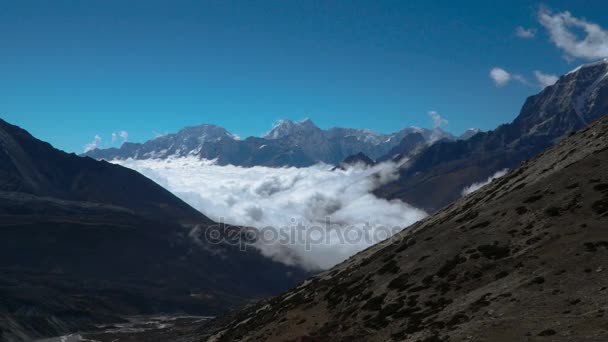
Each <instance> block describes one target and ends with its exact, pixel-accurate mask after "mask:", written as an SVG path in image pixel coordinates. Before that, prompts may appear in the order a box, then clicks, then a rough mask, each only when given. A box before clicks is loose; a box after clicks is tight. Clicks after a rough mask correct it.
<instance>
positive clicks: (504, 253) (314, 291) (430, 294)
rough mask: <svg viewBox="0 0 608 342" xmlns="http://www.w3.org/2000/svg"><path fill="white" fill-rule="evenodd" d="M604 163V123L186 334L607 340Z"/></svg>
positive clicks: (215, 337)
mask: <svg viewBox="0 0 608 342" xmlns="http://www.w3.org/2000/svg"><path fill="white" fill-rule="evenodd" d="M548 92H551V89H549V90H548ZM587 118H588V119H589V120H591V118H590V117H586V119H587ZM547 124H549V123H547ZM607 160H608V118H603V119H602V120H600V121H598V122H596V123H595V124H593V125H592V126H591V127H589V128H586V129H584V130H582V131H580V132H578V133H577V134H575V135H573V136H571V137H569V138H568V139H565V140H562V141H561V142H560V143H558V144H557V145H556V146H555V147H553V148H551V149H549V150H548V151H546V152H544V153H542V154H541V155H540V156H538V157H536V158H533V159H531V160H529V161H526V162H524V163H522V164H521V166H520V167H519V168H516V169H514V170H512V171H511V172H510V173H509V174H507V175H506V176H504V177H502V178H500V179H498V180H495V181H494V182H492V183H491V184H489V185H487V186H485V187H483V188H482V189H480V190H479V191H477V192H475V193H473V194H471V195H468V196H466V197H464V198H462V199H460V200H458V201H456V202H455V203H453V204H451V205H449V206H448V207H446V208H444V209H442V210H441V211H439V212H437V213H436V214H435V215H433V216H431V217H429V218H427V219H425V220H423V221H421V222H419V223H417V224H415V225H413V226H411V227H410V228H409V229H407V230H404V231H403V232H401V233H399V234H397V235H396V236H394V237H393V238H392V239H390V240H389V241H386V242H384V243H380V244H378V245H376V246H373V247H371V248H369V249H367V250H365V251H363V252H361V253H359V254H357V255H355V256H354V257H352V258H350V259H349V260H347V261H345V262H343V263H342V264H339V265H337V266H336V267H334V268H332V269H330V270H328V271H326V272H323V273H321V274H319V275H317V276H315V277H313V278H310V279H308V280H307V281H305V282H304V283H302V284H301V285H300V286H298V287H297V288H295V289H292V290H290V291H288V292H286V293H284V294H283V295H281V296H279V297H276V298H273V299H269V300H265V301H262V302H260V303H258V304H257V305H252V306H249V307H246V308H244V309H242V310H240V311H236V312H234V313H232V314H230V315H227V316H224V317H221V318H218V319H216V320H214V321H212V322H211V323H208V324H207V325H202V326H200V328H199V329H198V330H195V331H194V332H192V334H191V335H190V336H193V338H194V337H195V338H196V340H199V341H214V342H222V341H426V342H435V341H437V342H439V341H505V342H506V341H581V342H587V341H597V342H599V341H606V339H608V331H607V330H606V314H607V313H606V308H607V307H608V296H606V293H607V292H608V288H607V287H606V285H607V284H608V272H607V271H606V265H607V263H608V231H607V230H606V227H608V163H606V161H607ZM190 338H191V337H188V338H186V339H183V341H191V340H193V339H190ZM176 340H177V341H182V340H180V339H179V338H177V339H176Z"/></svg>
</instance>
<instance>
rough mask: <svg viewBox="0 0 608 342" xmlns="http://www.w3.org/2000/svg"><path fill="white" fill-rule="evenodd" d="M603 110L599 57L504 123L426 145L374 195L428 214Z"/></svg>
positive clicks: (603, 69) (605, 77) (604, 67)
mask: <svg viewBox="0 0 608 342" xmlns="http://www.w3.org/2000/svg"><path fill="white" fill-rule="evenodd" d="M606 114H608V60H603V61H600V62H597V63H592V64H587V65H583V66H581V67H579V68H577V69H576V70H574V71H572V72H570V73H568V74H566V75H564V76H562V77H561V78H560V79H559V80H558V81H557V83H555V84H554V85H552V86H549V87H547V88H545V89H544V90H543V91H541V92H540V93H539V94H538V95H535V96H532V97H530V98H528V99H527V100H526V102H525V104H524V106H523V107H522V109H521V112H520V114H519V116H518V117H517V118H516V119H515V120H514V121H513V122H512V123H510V124H506V125H502V126H500V127H498V128H497V129H495V130H494V131H490V132H481V133H478V134H475V135H474V136H473V137H471V138H470V139H468V140H458V141H441V142H438V143H436V144H434V145H432V146H430V147H428V148H427V149H425V150H424V151H423V152H421V153H419V154H417V155H416V156H415V157H414V158H412V159H411V160H410V162H409V163H408V164H407V165H405V167H404V168H403V169H402V170H401V172H400V177H399V180H398V181H396V182H393V183H390V184H387V185H385V186H384V187H382V188H381V189H379V190H378V191H377V194H378V195H379V196H382V197H385V198H388V199H395V198H398V199H401V200H404V201H405V202H407V203H410V204H412V205H414V206H416V207H419V208H423V209H425V210H426V211H427V212H434V211H436V210H438V209H440V208H442V207H443V206H445V205H448V204H449V203H451V202H452V201H454V200H456V199H457V198H459V197H460V195H461V192H462V190H463V189H464V188H465V187H467V186H468V185H470V184H472V183H476V182H479V181H482V180H485V179H487V178H488V177H490V176H491V175H493V174H494V173H496V172H497V171H500V170H503V169H512V168H514V167H516V166H517V165H518V164H519V163H520V162H521V161H523V160H525V159H528V158H531V157H533V156H535V155H537V154H538V153H540V152H541V151H544V150H545V149H546V148H547V147H549V146H552V145H553V144H554V143H555V142H556V141H559V140H560V139H562V138H563V137H565V136H567V135H568V134H569V133H570V132H573V131H576V130H579V129H581V128H583V127H586V126H587V124H588V123H590V122H593V121H594V120H597V119H598V118H600V117H602V116H604V115H606ZM389 158H392V156H389Z"/></svg>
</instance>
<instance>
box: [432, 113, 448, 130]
mask: <svg viewBox="0 0 608 342" xmlns="http://www.w3.org/2000/svg"><path fill="white" fill-rule="evenodd" d="M428 115H429V116H430V117H431V120H433V128H440V127H441V126H445V125H447V124H448V123H449V122H448V120H447V119H445V118H443V117H441V115H439V112H437V111H434V110H431V111H430V112H428Z"/></svg>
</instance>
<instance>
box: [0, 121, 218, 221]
mask: <svg viewBox="0 0 608 342" xmlns="http://www.w3.org/2000/svg"><path fill="white" fill-rule="evenodd" d="M0 191H7V192H20V193H25V194H30V195H35V196H44V197H53V198H58V199H63V200H68V201H83V202H98V203H105V204H110V205H114V206H118V207H122V208H125V209H128V210H130V211H131V212H132V213H134V214H139V215H143V216H149V217H159V218H164V219H174V220H178V219H179V220H181V221H186V222H188V221H192V222H207V223H210V222H211V220H209V219H208V218H206V217H204V216H203V215H202V214H201V213H200V212H198V211H196V210H195V209H194V208H192V207H190V206H189V205H187V204H186V203H184V202H183V201H181V200H180V199H178V198H177V197H175V196H174V195H173V194H171V193H170V192H169V191H167V190H165V189H164V188H162V187H161V186H159V185H158V184H156V183H154V182H153V181H151V180H149V179H147V178H145V177H142V176H141V175H140V174H138V173H137V172H135V171H133V170H130V169H126V168H123V167H119V166H116V165H113V164H110V163H107V162H99V161H96V160H93V159H91V158H81V157H78V156H76V155H75V154H67V153H65V152H62V151H60V150H57V149H55V148H53V147H52V146H51V145H50V144H48V143H45V142H42V141H40V140H38V139H35V138H34V137H32V136H31V135H30V134H29V133H28V132H26V131H25V130H23V129H21V128H19V127H16V126H13V125H11V124H9V123H7V122H6V121H3V120H1V119H0Z"/></svg>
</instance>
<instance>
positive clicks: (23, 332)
mask: <svg viewBox="0 0 608 342" xmlns="http://www.w3.org/2000/svg"><path fill="white" fill-rule="evenodd" d="M212 224H213V222H211V221H210V220H209V219H208V218H206V217H205V216H203V215H202V214H200V213H199V212H198V211H196V210H194V209H193V208H191V207H190V206H188V205H187V204H185V203H184V202H182V201H181V200H179V199H178V198H176V197H175V196H173V195H172V194H170V193H169V192H167V191H166V190H164V189H163V188H161V187H160V186H158V185H157V184H156V183H154V182H152V181H150V180H149V179H147V178H145V177H144V176H142V175H140V174H139V173H137V172H134V171H132V170H129V169H126V168H123V167H120V166H116V165H112V164H109V163H106V162H99V161H95V160H93V159H90V158H82V157H78V156H76V155H68V154H66V153H64V152H61V151H59V150H56V149H54V148H52V147H51V146H50V145H49V144H47V143H44V142H41V141H39V140H36V139H35V138H33V137H32V136H31V135H29V134H28V133H27V132H25V131H24V130H22V129H20V128H18V127H15V126H12V125H9V124H7V123H6V122H4V121H0V340H1V341H27V340H31V338H35V337H41V336H53V335H59V334H62V333H66V332H69V331H75V330H80V329H88V328H91V327H92V325H93V324H100V323H108V322H112V321H113V322H116V321H120V320H121V319H122V318H121V317H122V316H123V315H136V314H159V313H176V312H179V313H189V314H198V315H216V314H218V313H222V312H225V311H226V310H227V309H229V308H231V307H234V306H236V305H242V304H244V303H246V302H248V301H250V300H252V299H258V298H262V297H266V296H270V295H273V294H276V293H278V292H280V291H284V290H286V289H288V288H289V287H291V286H292V285H294V284H296V283H297V282H299V281H301V280H302V279H303V278H304V277H305V276H307V275H308V274H307V273H305V272H303V271H302V270H300V269H297V268H293V267H287V266H285V265H282V264H278V263H275V262H273V261H271V260H270V259H268V258H266V257H264V256H262V255H261V254H260V253H259V252H258V251H257V250H255V249H253V248H252V247H251V246H249V247H248V249H247V251H241V250H239V246H233V245H228V244H216V243H211V242H206V241H205V240H204V239H203V237H204V234H205V232H207V231H208V229H210V226H211V225H212ZM229 230H230V231H235V232H238V231H240V228H235V227H229Z"/></svg>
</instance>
